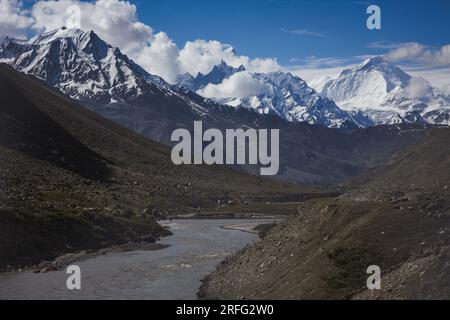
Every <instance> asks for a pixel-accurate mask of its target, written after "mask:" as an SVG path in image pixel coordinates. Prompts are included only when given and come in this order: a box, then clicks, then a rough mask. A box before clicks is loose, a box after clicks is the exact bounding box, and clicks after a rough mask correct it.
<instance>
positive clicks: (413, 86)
mask: <svg viewBox="0 0 450 320" xmlns="http://www.w3.org/2000/svg"><path fill="white" fill-rule="evenodd" d="M430 87H431V86H430V83H429V82H428V81H426V80H425V79H423V78H411V80H410V81H409V83H408V86H407V87H406V89H405V93H406V96H407V97H408V98H411V99H419V98H422V97H424V96H425V95H426V94H427V92H429V90H430Z"/></svg>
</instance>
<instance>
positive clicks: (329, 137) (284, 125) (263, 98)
mask: <svg viewBox="0 0 450 320" xmlns="http://www.w3.org/2000/svg"><path fill="white" fill-rule="evenodd" d="M0 62H4V63H7V64H9V65H11V66H13V67H14V68H15V69H16V70H18V71H21V72H23V73H26V74H28V75H31V76H34V77H36V78H38V79H39V80H41V81H44V82H45V83H46V84H47V85H49V86H51V87H52V88H55V89H57V90H58V91H60V92H62V93H63V94H65V95H66V96H68V97H69V98H71V99H75V100H77V101H78V102H80V103H81V104H82V105H83V106H84V107H86V108H88V109H90V110H92V111H95V112H96V113H98V114H100V115H102V116H104V117H106V118H108V119H111V120H113V121H115V122H116V123H118V124H120V125H122V126H124V127H126V128H129V129H132V130H133V131H135V132H137V133H139V134H142V135H144V136H146V137H149V138H151V139H153V140H156V141H158V142H162V143H164V144H167V145H170V144H171V141H170V136H171V133H172V132H173V130H175V129H178V128H186V129H189V130H192V127H193V121H195V120H202V121H203V125H204V128H218V129H226V128H249V127H253V128H268V129H271V128H278V129H280V131H281V132H280V157H281V159H280V174H279V178H281V179H286V180H289V181H294V182H301V183H311V184H317V183H319V184H324V183H332V182H336V181H341V180H343V179H346V178H348V177H351V176H354V175H356V174H358V173H360V172H362V171H364V170H366V169H367V168H369V167H372V166H376V165H379V164H381V163H384V162H385V161H386V160H387V159H389V158H390V156H392V154H393V153H395V152H397V151H399V150H402V149H403V148H405V147H407V146H409V145H411V144H412V143H414V142H415V141H416V140H417V139H418V138H420V137H421V136H422V135H423V133H424V132H426V130H427V128H426V127H425V126H423V124H415V125H411V126H409V125H404V126H396V127H389V126H381V127H375V128H368V129H365V130H363V129H358V126H367V125H369V123H367V122H364V121H366V120H367V118H366V117H365V116H355V114H356V113H354V112H348V111H343V110H341V109H340V108H339V107H338V106H337V105H336V104H335V103H334V102H333V101H332V100H330V99H328V98H322V97H321V96H320V95H319V94H317V93H316V92H315V91H314V90H313V89H311V88H310V87H309V86H308V85H307V84H306V83H305V82H304V81H303V80H301V79H300V78H298V77H294V76H293V75H291V74H289V73H281V72H277V73H269V74H251V73H248V71H246V70H244V68H243V67H238V68H233V67H230V66H227V65H226V64H225V63H222V64H220V65H218V66H217V67H215V68H214V69H213V70H212V72H211V73H209V74H207V75H201V74H199V75H197V76H196V77H195V78H194V77H192V76H191V77H189V75H184V76H182V77H180V78H179V80H180V84H184V85H183V86H181V85H171V84H169V83H167V82H166V81H164V80H163V79H161V78H160V77H157V76H155V75H151V74H149V73H148V72H146V71H145V70H144V69H143V68H141V67H140V66H139V65H137V64H136V63H135V62H133V61H132V60H131V59H129V58H128V57H127V56H126V55H124V54H123V53H121V51H120V49H118V48H113V47H112V46H110V45H108V44H107V43H105V42H104V41H103V40H102V39H100V38H99V37H98V36H97V35H96V34H95V33H94V32H92V31H90V32H84V31H81V30H78V29H66V28H61V29H58V30H54V31H52V32H47V33H44V34H41V35H38V36H36V37H34V38H32V39H29V40H15V39H6V40H5V41H3V42H2V43H1V45H0ZM243 72H245V73H248V75H250V76H251V77H252V78H254V79H256V80H257V81H259V83H262V85H264V86H266V87H267V88H269V91H268V93H266V94H265V95H260V96H256V97H253V98H245V99H241V100H239V101H237V100H236V99H235V100H234V104H235V105H234V106H229V105H224V104H221V103H217V102H214V101H212V100H210V99H206V98H204V97H202V96H201V95H199V94H198V93H196V92H194V91H193V90H196V91H197V92H201V91H202V90H203V89H205V88H206V87H207V86H209V85H211V84H212V85H217V84H220V82H223V81H224V79H227V78H228V79H229V77H232V76H233V75H237V74H240V73H243ZM186 87H189V88H191V90H190V89H189V88H186ZM238 102H239V103H238ZM249 105H250V106H249ZM287 120H288V121H287ZM362 120H364V121H362ZM311 124H313V125H311ZM323 125H325V126H323ZM327 126H330V127H340V128H341V129H346V130H337V129H330V128H327ZM238 169H240V170H242V169H244V170H246V171H249V172H251V173H256V171H255V168H254V167H245V166H244V167H239V168H238ZM256 169H257V168H256Z"/></svg>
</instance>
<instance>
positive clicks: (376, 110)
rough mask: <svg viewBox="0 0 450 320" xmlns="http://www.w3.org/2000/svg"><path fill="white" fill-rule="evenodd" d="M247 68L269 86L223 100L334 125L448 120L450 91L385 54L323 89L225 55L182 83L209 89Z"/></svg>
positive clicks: (289, 117) (180, 81)
mask: <svg viewBox="0 0 450 320" xmlns="http://www.w3.org/2000/svg"><path fill="white" fill-rule="evenodd" d="M244 72H246V74H247V75H249V76H250V77H251V78H252V79H253V80H254V81H255V82H257V83H260V84H262V86H263V87H265V90H262V91H263V92H262V93H260V94H258V95H252V96H248V97H244V98H242V97H239V98H238V97H233V96H230V97H218V98H214V97H213V99H214V100H216V101H217V102H219V103H224V104H228V105H231V106H240V107H245V108H249V109H254V110H257V111H258V112H259V113H262V114H274V115H277V116H280V117H281V118H283V119H285V120H288V121H294V122H308V123H310V124H322V125H325V126H327V127H331V128H341V127H348V125H349V123H354V124H356V125H357V126H360V127H368V126H372V125H377V124H395V123H412V122H423V123H429V124H438V125H449V124H450V96H449V95H448V94H446V93H444V92H443V91H441V90H439V89H436V88H433V87H432V86H431V85H430V84H429V83H428V82H427V81H426V80H424V79H422V78H415V77H412V76H410V75H408V74H407V73H405V72H404V71H403V70H401V69H400V68H398V67H396V66H394V65H393V64H391V63H389V62H387V61H385V60H384V59H383V58H382V57H375V58H371V59H367V60H366V61H364V62H363V63H362V64H360V65H359V66H358V67H357V68H354V69H350V70H344V71H343V72H342V74H341V75H340V76H339V77H338V78H337V79H330V80H328V81H326V82H325V83H324V84H323V85H322V86H321V88H320V91H319V92H316V91H315V90H314V89H312V88H311V87H309V86H308V84H307V83H306V82H305V81H304V80H302V79H301V78H299V77H297V76H293V75H292V74H290V73H285V72H272V73H265V74H258V73H254V74H251V73H249V72H247V71H245V68H244V67H243V66H240V67H239V68H233V67H231V66H228V65H227V64H226V63H225V62H223V61H222V63H221V64H219V65H217V66H215V67H214V68H213V70H212V71H211V72H210V73H209V74H207V75H203V74H201V73H199V74H198V75H197V76H196V77H195V78H194V77H193V76H192V75H190V74H184V75H182V76H180V77H179V78H178V84H179V85H181V86H184V87H186V88H188V89H190V90H192V91H195V92H197V93H199V94H200V95H202V94H205V93H206V94H207V93H208V90H205V88H208V86H212V87H214V86H216V87H218V86H219V85H220V84H222V83H225V81H227V80H228V81H231V80H230V79H231V77H232V76H235V75H236V74H239V73H244Z"/></svg>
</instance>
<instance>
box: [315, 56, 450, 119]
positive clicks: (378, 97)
mask: <svg viewBox="0 0 450 320" xmlns="http://www.w3.org/2000/svg"><path fill="white" fill-rule="evenodd" d="M321 95H322V96H323V97H327V98H329V99H333V100H334V101H336V104H337V105H338V106H339V107H340V108H341V109H343V110H345V111H347V112H362V113H364V114H366V115H367V116H369V117H370V118H371V120H372V121H373V122H374V123H376V124H393V123H400V122H417V121H419V122H427V123H431V124H439V125H450V97H449V96H448V95H447V94H446V93H444V92H442V91H441V90H439V89H436V88H433V87H431V85H430V84H429V83H428V82H427V81H426V80H424V79H422V78H415V77H412V76H410V75H409V74H407V73H405V72H404V71H403V70H401V69H400V68H398V67H396V66H394V65H392V64H391V63H390V62H387V61H385V60H383V58H381V57H376V58H371V59H368V60H366V61H364V62H363V63H362V64H360V65H359V66H358V67H356V68H354V69H348V70H344V71H343V72H342V73H341V75H340V76H339V77H338V78H337V79H335V80H331V81H329V82H328V83H326V84H325V85H324V87H323V89H322V92H321Z"/></svg>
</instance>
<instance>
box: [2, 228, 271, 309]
mask: <svg viewBox="0 0 450 320" xmlns="http://www.w3.org/2000/svg"><path fill="white" fill-rule="evenodd" d="M264 222H268V221H264V220H256V221H255V220H212V219H211V220H174V221H172V222H164V223H163V224H164V225H166V226H169V227H170V230H171V231H172V233H173V234H174V235H173V236H170V237H166V238H163V239H162V240H161V241H160V242H159V243H161V244H164V245H169V247H167V248H164V249H160V250H155V251H132V252H120V253H119V252H117V253H108V254H106V255H103V256H98V257H95V258H90V259H88V260H85V261H80V262H77V263H74V264H76V265H78V266H79V267H80V268H81V290H80V291H78V290H75V291H70V290H68V289H67V287H66V280H67V277H68V275H67V274H66V272H65V269H64V270H62V271H55V272H48V273H38V274H35V273H33V272H32V271H23V272H11V273H3V274H0V299H75V300H76V299H144V300H145V299H152V300H158V299H177V300H184V299H196V294H197V291H198V289H199V287H200V285H201V281H200V280H201V279H202V278H204V277H205V276H206V275H207V274H208V273H210V272H212V271H213V270H214V268H215V266H216V265H217V264H218V263H220V262H221V261H222V260H224V259H225V257H226V256H228V255H230V254H232V253H234V252H236V251H237V250H239V249H241V248H243V247H245V246H246V245H247V244H250V243H252V242H254V241H255V240H256V239H257V235H255V234H251V233H247V232H243V231H236V230H228V229H223V228H221V226H224V225H238V224H239V225H240V224H246V223H254V224H255V225H256V224H258V223H264Z"/></svg>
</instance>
